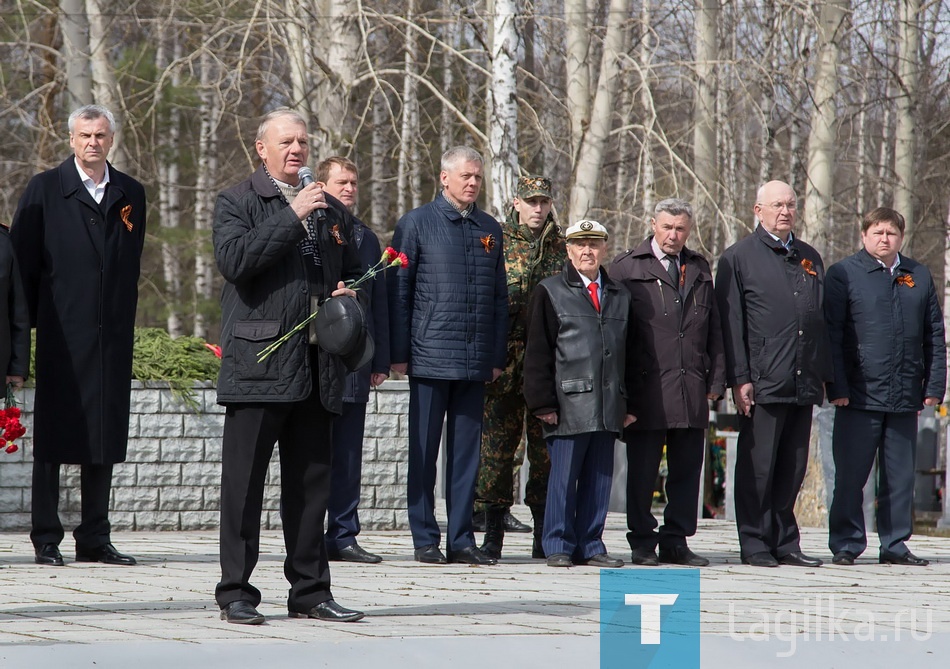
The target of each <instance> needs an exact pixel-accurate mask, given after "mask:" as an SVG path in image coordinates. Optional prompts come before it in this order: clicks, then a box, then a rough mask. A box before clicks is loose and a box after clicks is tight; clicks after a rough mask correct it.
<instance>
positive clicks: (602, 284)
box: [577, 269, 604, 290]
mask: <svg viewBox="0 0 950 669" xmlns="http://www.w3.org/2000/svg"><path fill="white" fill-rule="evenodd" d="M577 275H578V276H579V277H580V278H581V281H583V282H584V288H587V286H589V285H590V284H592V283H595V282H596V283H597V289H598V290H602V289H603V287H604V282H603V281H601V280H600V278H601V277H600V270H599V269H598V270H597V278H596V279H594V280H593V281H591V280H590V279H588V278H587V277H586V276H584V275H583V274H581V273H580V272H578V273H577Z"/></svg>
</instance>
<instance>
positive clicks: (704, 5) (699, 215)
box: [693, 0, 719, 229]
mask: <svg viewBox="0 0 950 669" xmlns="http://www.w3.org/2000/svg"><path fill="white" fill-rule="evenodd" d="M718 24H719V0H697V3H696V84H695V85H696V93H695V101H694V105H693V172H694V174H695V175H696V185H695V188H694V189H693V207H694V213H695V217H696V220H697V221H698V222H699V223H700V225H704V226H706V225H708V226H710V229H712V226H714V225H715V216H716V205H715V201H716V195H717V185H718V183H719V172H718V157H717V156H716V67H715V64H716V61H718V59H719V37H718V34H717V27H718Z"/></svg>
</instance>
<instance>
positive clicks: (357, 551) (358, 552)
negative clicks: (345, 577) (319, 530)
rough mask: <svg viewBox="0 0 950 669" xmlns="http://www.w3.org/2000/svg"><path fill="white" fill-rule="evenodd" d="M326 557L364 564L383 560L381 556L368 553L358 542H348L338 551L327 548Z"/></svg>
mask: <svg viewBox="0 0 950 669" xmlns="http://www.w3.org/2000/svg"><path fill="white" fill-rule="evenodd" d="M327 558H328V559H329V560H331V561H332V562H363V563H365V564H376V563H377V562H382V561H383V558H381V557H379V556H378V555H374V554H373V553H370V552H369V551H367V550H365V549H364V548H363V547H362V546H360V545H359V544H350V545H349V546H344V547H343V548H341V549H340V550H338V551H329V550H328V551H327Z"/></svg>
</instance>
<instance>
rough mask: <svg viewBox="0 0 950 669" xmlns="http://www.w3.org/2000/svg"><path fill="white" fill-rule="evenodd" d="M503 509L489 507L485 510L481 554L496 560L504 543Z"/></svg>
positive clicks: (504, 510)
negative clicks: (483, 539)
mask: <svg viewBox="0 0 950 669" xmlns="http://www.w3.org/2000/svg"><path fill="white" fill-rule="evenodd" d="M506 511H507V509H505V508H504V507H500V508H499V507H489V508H488V509H486V510H485V543H483V544H482V553H484V554H485V555H488V556H489V557H493V558H495V559H496V560H497V559H498V558H500V557H501V548H502V546H503V545H504V543H505V512H506Z"/></svg>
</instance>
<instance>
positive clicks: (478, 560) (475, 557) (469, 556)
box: [448, 546, 498, 565]
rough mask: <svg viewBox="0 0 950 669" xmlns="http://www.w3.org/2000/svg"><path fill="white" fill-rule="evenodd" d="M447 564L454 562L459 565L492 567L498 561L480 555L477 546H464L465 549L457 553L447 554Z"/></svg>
mask: <svg viewBox="0 0 950 669" xmlns="http://www.w3.org/2000/svg"><path fill="white" fill-rule="evenodd" d="M448 561H449V562H456V563H461V564H480V565H493V564H498V560H496V559H495V558H493V557H488V556H487V555H485V554H484V553H482V552H481V551H480V550H479V549H478V547H477V546H466V547H465V548H463V549H461V550H457V551H449V554H448Z"/></svg>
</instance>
